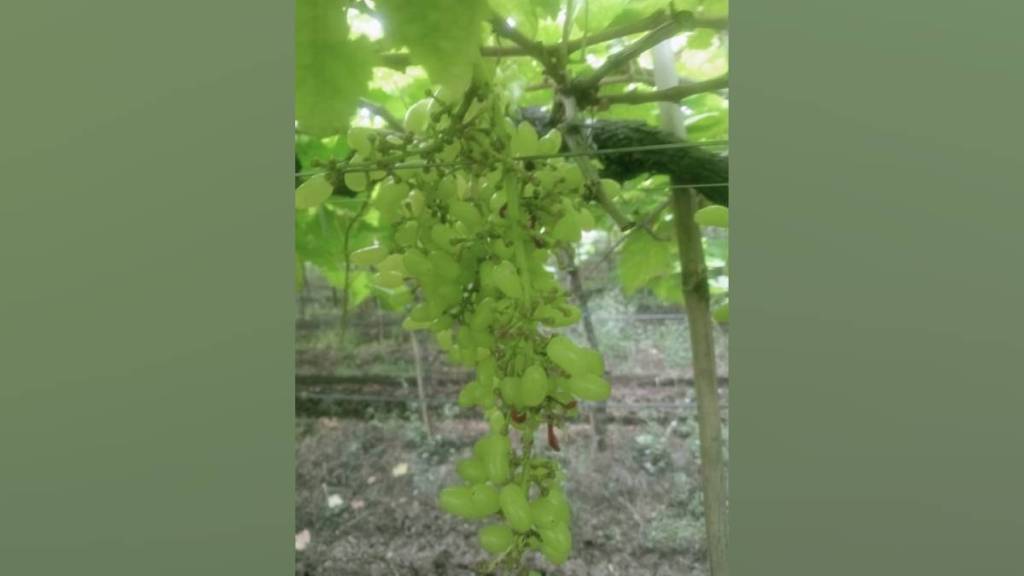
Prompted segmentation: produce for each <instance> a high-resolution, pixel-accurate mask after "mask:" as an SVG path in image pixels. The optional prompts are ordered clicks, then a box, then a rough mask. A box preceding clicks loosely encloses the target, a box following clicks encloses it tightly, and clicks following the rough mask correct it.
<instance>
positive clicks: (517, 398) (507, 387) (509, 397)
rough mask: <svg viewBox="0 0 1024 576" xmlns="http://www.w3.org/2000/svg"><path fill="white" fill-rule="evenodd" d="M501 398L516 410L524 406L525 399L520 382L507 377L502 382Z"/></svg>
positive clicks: (514, 378)
mask: <svg viewBox="0 0 1024 576" xmlns="http://www.w3.org/2000/svg"><path fill="white" fill-rule="evenodd" d="M500 389H501V397H502V398H503V399H504V400H505V402H506V403H507V404H509V405H510V406H512V407H514V408H521V407H522V406H523V398H522V395H521V394H520V392H521V388H520V381H519V378H516V377H515V376H507V377H505V378H502V380H501V386H500Z"/></svg>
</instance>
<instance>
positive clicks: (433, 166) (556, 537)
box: [334, 81, 610, 570]
mask: <svg viewBox="0 0 1024 576" xmlns="http://www.w3.org/2000/svg"><path fill="white" fill-rule="evenodd" d="M453 96H454V97H453ZM404 128H405V130H404V131H402V132H397V131H395V132H389V131H387V130H373V129H369V128H363V127H355V128H352V129H351V130H350V131H349V133H348V135H347V141H348V145H349V147H350V148H351V149H352V150H354V151H355V153H356V155H355V157H354V158H352V160H351V162H350V163H349V164H348V166H349V169H344V168H345V167H344V166H342V168H343V169H344V170H343V176H342V177H343V179H344V182H345V185H346V186H347V187H348V188H349V189H351V190H354V191H357V192H362V191H368V192H369V193H371V194H372V196H371V199H370V203H371V206H372V207H373V208H374V209H375V211H376V214H377V218H378V222H379V225H380V226H381V229H382V230H383V231H384V232H383V233H382V234H381V236H380V238H379V239H378V242H377V243H376V244H374V245H372V246H369V247H366V248H363V249H361V250H358V251H356V252H354V253H352V254H351V256H350V261H351V262H352V263H353V264H355V265H359V266H366V267H371V268H372V269H373V270H374V276H373V279H374V280H373V281H374V283H375V284H376V285H377V287H378V288H380V289H382V290H390V291H396V290H406V289H408V290H411V291H412V292H413V293H414V294H415V295H416V300H415V302H414V303H413V304H414V305H413V306H412V308H411V311H410V312H409V314H408V316H407V318H406V319H405V321H404V324H403V326H404V327H405V328H406V329H408V330H423V331H427V332H429V333H431V334H433V337H434V338H435V339H436V341H437V344H438V346H439V347H440V348H441V349H442V350H443V351H444V352H445V353H446V354H447V356H448V358H449V359H450V360H451V361H452V362H453V363H456V364H458V365H462V366H466V367H469V368H473V369H475V377H474V379H473V380H472V381H471V382H469V383H468V384H467V385H466V386H465V387H464V388H463V389H462V390H461V392H460V394H459V398H458V403H459V405H460V406H461V407H463V408H471V407H478V408H479V409H481V411H482V412H483V414H484V416H485V417H486V420H487V422H488V425H489V432H488V433H487V434H486V435H485V436H483V437H482V438H480V439H479V440H478V441H477V442H476V444H475V445H474V446H473V450H472V454H471V455H469V456H468V457H467V458H465V459H462V460H460V461H459V462H458V464H457V472H458V475H459V477H460V478H461V480H462V483H461V484H459V485H456V486H449V487H446V488H444V489H443V490H442V491H441V492H440V494H439V496H438V504H439V506H440V507H441V508H442V509H443V510H445V511H446V512H448V513H451V514H454V515H456V516H459V517H461V518H465V519H468V520H477V521H483V522H484V525H483V526H482V527H481V528H480V530H479V543H480V546H481V547H482V548H483V549H484V550H486V551H487V552H488V553H490V554H491V555H493V559H492V560H491V566H490V568H491V569H494V568H496V567H498V566H501V567H504V568H507V569H510V570H517V569H520V568H521V566H522V557H523V555H524V554H525V553H527V552H530V551H537V552H539V553H540V554H541V555H543V557H545V558H546V559H547V560H548V561H549V562H551V563H552V564H555V565H558V564H562V563H563V562H565V561H566V559H567V558H568V556H569V554H570V551H571V549H572V534H571V532H570V519H571V510H570V506H569V502H568V500H567V497H566V494H565V489H564V482H565V477H564V474H563V472H562V470H561V469H560V466H559V464H558V462H557V461H556V460H554V459H552V458H547V457H544V456H542V455H540V454H538V451H539V450H538V447H537V446H536V445H535V436H536V434H537V431H538V430H540V429H542V428H543V427H546V428H547V441H548V442H547V444H548V447H549V449H552V450H559V449H560V447H559V444H558V439H557V436H556V433H555V430H556V429H557V428H558V427H559V426H561V425H563V424H564V423H565V422H566V421H567V420H568V419H571V418H573V417H575V416H576V415H577V413H578V408H577V401H578V400H584V401H594V402H600V401H604V400H605V399H607V398H608V396H609V394H610V386H609V384H608V382H607V381H606V380H605V379H604V376H603V375H604V363H603V360H602V358H601V355H600V354H599V353H598V352H596V351H595V350H592V349H589V348H585V347H580V346H578V345H576V344H575V343H574V342H573V341H571V340H570V339H569V338H567V337H565V336H563V335H558V334H556V333H554V330H555V329H558V328H563V327H567V326H570V325H572V324H574V323H576V322H577V321H578V320H579V318H580V311H579V309H577V308H576V307H575V306H573V305H572V304H571V303H570V302H569V301H568V297H567V294H566V293H565V291H564V289H563V288H562V287H561V285H560V284H559V282H558V281H557V279H556V277H555V275H554V274H553V269H552V268H550V266H549V261H551V259H552V251H553V250H554V249H556V248H558V247H560V246H564V245H567V244H572V243H575V242H578V241H579V240H580V238H581V235H582V232H583V231H584V230H589V229H591V228H593V227H594V218H593V216H592V214H591V213H590V212H589V211H588V210H587V207H586V206H585V205H584V189H585V186H584V176H583V173H582V171H581V169H580V167H579V165H578V164H576V163H575V162H574V161H571V160H566V159H564V158H552V157H551V155H552V154H554V153H557V152H558V151H559V149H560V147H561V134H560V133H559V132H558V131H557V130H552V131H550V132H548V133H547V134H544V135H543V136H539V135H538V134H537V133H536V131H535V129H534V128H533V126H532V125H530V124H529V123H525V122H523V123H520V124H516V123H515V122H514V121H513V120H511V119H510V117H509V115H508V103H507V101H506V100H505V98H504V96H503V93H502V92H501V91H499V90H495V89H493V87H492V86H491V85H489V84H487V83H484V82H479V81H478V82H476V83H474V84H473V85H471V86H470V88H469V89H468V90H467V91H466V92H465V93H464V94H457V95H452V94H446V93H445V92H444V90H442V91H440V92H438V93H437V94H436V95H432V96H430V97H428V98H426V99H424V100H422V101H420V102H418V103H416V104H414V105H413V106H411V107H410V108H409V109H408V111H407V113H406V115H405V118H404ZM357 166H358V167H361V168H358V169H355V168H353V167H357ZM339 174H340V173H339ZM334 177H335V178H337V177H339V176H338V175H337V174H336V175H335V176H334Z"/></svg>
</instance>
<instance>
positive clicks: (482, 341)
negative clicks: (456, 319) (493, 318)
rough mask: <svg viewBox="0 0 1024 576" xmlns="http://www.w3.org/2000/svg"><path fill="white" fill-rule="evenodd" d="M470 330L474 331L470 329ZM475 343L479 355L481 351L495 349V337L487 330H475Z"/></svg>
mask: <svg viewBox="0 0 1024 576" xmlns="http://www.w3.org/2000/svg"><path fill="white" fill-rule="evenodd" d="M470 330H473V329H472V328H470ZM473 342H475V343H476V348H477V353H478V354H479V351H480V350H490V349H491V348H494V344H495V340H494V335H493V334H491V333H490V332H489V331H486V330H473Z"/></svg>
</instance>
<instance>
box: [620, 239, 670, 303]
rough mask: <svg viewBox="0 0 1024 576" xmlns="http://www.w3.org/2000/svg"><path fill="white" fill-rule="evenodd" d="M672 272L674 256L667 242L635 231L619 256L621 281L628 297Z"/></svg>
mask: <svg viewBox="0 0 1024 576" xmlns="http://www.w3.org/2000/svg"><path fill="white" fill-rule="evenodd" d="M671 270H672V254H671V252H670V251H669V245H668V243H667V242H662V241H660V240H655V239H654V238H652V237H651V235H650V234H647V233H646V232H643V231H635V232H633V233H631V234H630V235H629V237H628V238H627V239H626V242H625V243H624V244H623V245H622V252H621V253H620V254H619V281H620V282H621V283H622V289H623V291H625V293H626V294H627V295H629V294H632V293H633V292H636V291H637V290H638V289H640V288H641V287H643V286H645V285H646V284H647V283H648V282H649V281H650V280H651V279H653V278H657V277H659V276H663V275H665V274H667V273H669V272H671Z"/></svg>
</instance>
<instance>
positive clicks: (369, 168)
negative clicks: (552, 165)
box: [295, 140, 729, 177]
mask: <svg viewBox="0 0 1024 576" xmlns="http://www.w3.org/2000/svg"><path fill="white" fill-rule="evenodd" d="M728 144H729V141H728V140H712V141H709V142H673V143H669V144H648V145H645V146H626V147H622V148H605V149H602V150H580V151H577V152H560V153H558V154H531V155H528V156H516V157H515V158H513V160H516V161H519V162H527V161H531V160H546V159H550V158H576V157H580V156H605V155H609V154H627V153H630V152H656V151H659V150H675V149H680V148H701V147H709V146H725V145H728ZM473 165H474V163H472V162H421V163H418V164H416V163H414V164H396V165H395V166H391V167H388V168H387V170H423V169H424V168H457V167H464V166H473ZM382 169H383V168H381V166H380V165H379V164H377V163H375V162H362V163H359V164H349V165H348V166H346V167H345V168H343V169H341V170H337V171H336V172H337V173H338V174H347V173H349V172H376V171H378V170H382ZM327 172H328V171H327V170H308V171H305V172H296V173H295V176H299V177H305V176H316V175H318V174H326V173H327Z"/></svg>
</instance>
